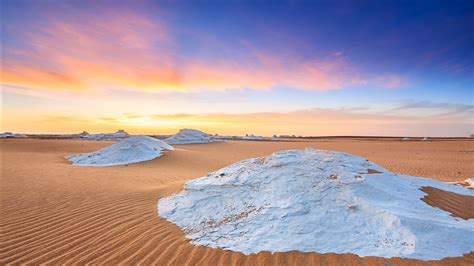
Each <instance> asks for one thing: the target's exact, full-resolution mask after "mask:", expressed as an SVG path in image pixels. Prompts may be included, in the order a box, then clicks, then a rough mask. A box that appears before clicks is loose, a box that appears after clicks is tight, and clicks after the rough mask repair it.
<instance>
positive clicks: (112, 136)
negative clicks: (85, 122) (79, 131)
mask: <svg viewBox="0 0 474 266" xmlns="http://www.w3.org/2000/svg"><path fill="white" fill-rule="evenodd" d="M86 133H87V132H86ZM128 136H130V135H129V134H128V133H127V132H126V131H125V130H123V129H120V130H118V131H117V132H115V133H99V134H89V133H88V134H84V135H83V136H80V137H81V138H82V139H87V140H121V139H124V138H126V137H128Z"/></svg>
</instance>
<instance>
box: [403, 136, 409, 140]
mask: <svg viewBox="0 0 474 266" xmlns="http://www.w3.org/2000/svg"><path fill="white" fill-rule="evenodd" d="M402 140H410V138H409V137H404V138H403V139H402Z"/></svg>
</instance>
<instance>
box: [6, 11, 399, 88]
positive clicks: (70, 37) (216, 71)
mask: <svg viewBox="0 0 474 266" xmlns="http://www.w3.org/2000/svg"><path fill="white" fill-rule="evenodd" d="M61 11H62V10H61ZM69 11H70V10H69ZM42 15H43V18H44V21H43V22H42V23H32V24H31V25H28V27H25V28H21V29H19V28H15V27H14V26H15V25H9V26H13V27H6V28H7V29H9V30H13V31H17V32H15V33H16V34H15V35H16V36H19V37H18V38H19V39H18V40H17V41H18V42H19V43H20V45H11V44H10V45H4V47H3V48H4V55H5V56H4V58H3V64H2V68H1V72H2V75H3V77H2V83H3V84H7V85H11V86H12V87H13V88H14V87H15V86H19V87H29V88H34V89H56V90H82V91H90V90H103V89H126V90H138V91H182V92H189V91H196V90H227V89H241V88H251V89H262V90H266V89H271V88H274V87H279V86H281V87H291V88H296V89H303V90H329V89H338V88H341V87H344V86H355V85H367V84H372V85H375V86H381V87H389V88H392V87H398V86H400V84H401V78H400V77H398V76H397V75H394V74H390V75H383V76H375V77H370V76H367V75H364V74H363V73H360V72H359V71H357V70H356V69H355V67H354V66H352V65H351V64H350V62H348V61H346V60H345V59H344V53H343V52H342V51H338V52H335V53H333V54H330V55H328V56H326V57H315V56H305V57H303V56H301V55H298V54H297V53H291V52H289V53H287V54H282V53H279V54H275V53H271V52H270V51H263V50H261V49H257V48H255V47H253V46H252V44H250V43H249V42H242V44H232V45H229V44H225V43H219V41H218V38H214V39H213V41H212V42H213V45H216V46H217V49H220V48H222V49H224V48H225V49H226V50H228V51H229V54H230V55H231V56H230V58H219V57H216V56H212V55H210V56H209V55H207V56H203V55H200V54H191V55H188V56H184V55H183V53H182V52H183V51H180V50H179V49H178V46H177V42H179V41H183V40H180V39H179V38H178V37H177V36H176V35H177V34H176V32H174V31H171V30H170V29H169V27H168V26H167V24H166V23H165V22H163V21H160V20H158V19H157V18H156V17H153V16H152V15H151V14H150V13H149V12H147V11H144V10H140V11H137V10H128V9H120V8H116V9H111V8H106V9H104V10H102V9H101V10H100V12H98V11H97V12H90V10H89V12H85V11H84V10H82V11H81V10H77V11H76V12H64V13H59V12H58V13H51V12H44V14H42ZM207 39H209V38H202V39H200V41H203V42H206V40H207ZM215 39H217V40H215ZM201 45H203V46H205V45H206V43H202V44H201ZM19 92H20V93H21V91H19Z"/></svg>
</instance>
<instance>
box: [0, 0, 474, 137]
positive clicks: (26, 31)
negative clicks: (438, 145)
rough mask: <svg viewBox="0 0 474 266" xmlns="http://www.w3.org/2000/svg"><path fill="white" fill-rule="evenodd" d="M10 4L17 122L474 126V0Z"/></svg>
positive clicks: (292, 127)
mask: <svg viewBox="0 0 474 266" xmlns="http://www.w3.org/2000/svg"><path fill="white" fill-rule="evenodd" d="M1 9H2V10H1V22H2V29H1V31H2V34H1V36H0V38H1V53H2V64H1V74H2V77H1V84H2V86H1V87H2V88H1V89H2V123H1V127H2V131H11V132H20V133H78V132H81V131H83V130H86V131H88V132H90V133H99V132H112V131H116V130H118V129H125V130H127V131H128V132H130V133H135V134H171V133H174V132H176V131H177V130H178V129H180V128H196V129H201V130H204V131H207V132H209V133H218V134H226V135H242V134H258V135H267V136H271V135H274V134H277V135H280V134H291V135H292V134H295V135H306V136H326V135H367V136H468V135H470V134H472V133H474V1H436V0H424V1H417V0H410V1H401V0H399V1H390V0H384V1H362V0H357V1H356V0H354V1H342V0H341V1H334V0H333V1H230V0H226V1H212V0H208V1H145V0H140V1H71V0H67V1H50V0H45V1H35V0H29V1H22V0H5V1H2V2H1Z"/></svg>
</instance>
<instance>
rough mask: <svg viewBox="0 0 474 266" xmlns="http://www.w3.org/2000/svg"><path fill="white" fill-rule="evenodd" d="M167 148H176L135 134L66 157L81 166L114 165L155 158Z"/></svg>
mask: <svg viewBox="0 0 474 266" xmlns="http://www.w3.org/2000/svg"><path fill="white" fill-rule="evenodd" d="M165 150H169V151H172V150H174V148H173V147H172V146H170V145H168V144H167V143H165V142H163V141H161V140H158V139H155V138H152V137H148V136H133V137H129V138H126V139H123V140H121V141H119V142H117V143H115V144H112V145H110V146H108V147H105V148H103V149H101V150H98V151H95V152H90V153H82V154H77V155H71V156H67V157H66V159H68V160H69V161H71V162H72V163H73V164H74V165H79V166H112V165H121V164H131V163H139V162H143V161H149V160H153V159H155V158H157V157H160V156H162V155H163V151H165Z"/></svg>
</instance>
